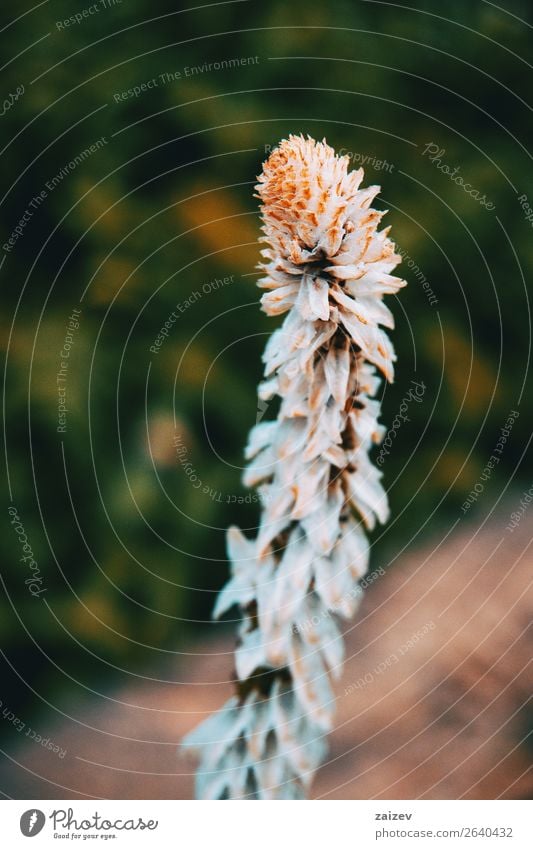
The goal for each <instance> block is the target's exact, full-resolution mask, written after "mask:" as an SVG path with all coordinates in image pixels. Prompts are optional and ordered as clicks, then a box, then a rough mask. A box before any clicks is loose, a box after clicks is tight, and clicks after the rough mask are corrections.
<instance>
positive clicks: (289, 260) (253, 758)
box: [183, 136, 405, 799]
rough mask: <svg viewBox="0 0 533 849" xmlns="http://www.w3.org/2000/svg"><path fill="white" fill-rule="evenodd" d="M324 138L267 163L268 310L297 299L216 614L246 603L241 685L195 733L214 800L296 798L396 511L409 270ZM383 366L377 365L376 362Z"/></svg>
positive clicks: (250, 448) (358, 174) (274, 369)
mask: <svg viewBox="0 0 533 849" xmlns="http://www.w3.org/2000/svg"><path fill="white" fill-rule="evenodd" d="M348 162H349V160H348V157H347V156H344V157H339V156H336V155H335V152H334V150H333V149H332V148H331V147H329V146H328V145H327V144H326V143H325V142H315V141H314V140H313V139H311V138H308V139H304V138H303V137H302V136H290V137H289V139H288V140H286V141H283V142H282V143H281V144H280V145H279V147H278V148H277V149H276V150H275V151H274V152H273V153H272V155H271V156H270V158H269V159H268V160H267V161H266V162H265V164H264V168H263V173H262V174H261V176H260V177H259V183H258V185H257V187H256V188H257V192H258V196H259V198H260V199H261V201H262V207H261V211H262V217H263V222H264V223H263V228H262V229H263V233H264V236H263V237H262V241H263V242H265V243H266V244H267V246H268V247H267V248H265V249H264V250H263V251H262V252H261V253H262V256H263V262H262V263H261V268H262V269H263V270H264V272H265V276H264V277H263V278H262V279H261V280H260V281H259V286H260V287H261V288H263V289H265V290H266V291H265V294H264V295H263V296H262V298H261V304H262V308H263V310H264V311H265V312H266V313H268V314H269V315H282V314H285V319H284V321H283V324H282V325H281V327H279V328H278V329H277V330H275V331H274V333H273V334H272V336H271V337H270V339H269V341H268V344H267V346H266V349H265V352H264V355H263V360H264V363H265V371H264V378H265V379H264V381H263V382H262V383H261V384H260V386H259V397H260V398H261V399H262V400H263V401H270V400H271V399H275V398H277V399H279V412H278V415H277V418H276V419H275V420H274V421H261V422H260V423H259V424H257V425H256V426H255V427H254V428H252V431H251V433H250V437H249V440H248V445H247V447H246V459H247V460H248V461H249V462H248V466H247V468H246V471H245V474H244V483H245V484H246V485H247V486H249V487H257V489H258V492H259V494H260V497H261V504H262V510H261V517H260V522H259V528H258V533H257V536H256V538H255V539H252V540H250V539H247V538H245V537H244V535H243V534H242V533H241V531H240V530H239V529H238V528H236V527H232V528H230V529H229V531H228V555H229V559H230V561H231V570H232V577H231V579H230V580H229V582H228V583H227V585H226V587H225V588H224V589H223V590H222V592H221V594H220V596H219V598H218V601H217V603H216V605H215V610H214V615H215V616H216V617H218V616H220V615H222V614H223V613H225V612H226V611H228V610H229V609H230V608H232V607H234V606H237V607H238V609H239V610H240V612H241V614H242V622H241V625H240V629H239V642H238V648H237V650H236V654H235V659H236V663H235V666H236V674H237V678H238V682H237V696H235V697H234V698H233V699H231V700H230V701H229V702H228V703H227V704H226V705H225V706H224V707H223V708H222V710H220V711H219V712H218V713H217V714H215V715H214V716H212V717H211V718H210V719H208V720H207V721H206V722H204V723H203V724H202V725H201V726H200V727H199V728H197V729H196V730H195V731H194V732H193V733H192V734H190V735H189V736H188V737H187V738H186V739H185V740H184V742H183V745H184V746H188V747H192V748H193V749H194V750H196V751H197V752H198V753H199V754H200V766H199V769H198V774H197V795H198V797H199V798H205V799H241V798H253V799H294V798H303V796H304V793H305V790H306V788H307V787H308V785H309V782H310V780H311V778H312V776H313V774H314V772H315V771H316V769H317V767H318V765H319V763H320V761H321V760H322V758H323V757H324V752H325V745H324V734H325V733H326V732H327V731H328V730H329V729H330V728H331V726H332V721H333V713H334V697H333V694H332V691H331V687H330V681H329V679H330V676H331V675H333V676H338V675H339V674H340V671H341V665H342V660H343V644H342V638H341V635H340V633H339V630H338V627H337V624H336V621H335V616H334V615H337V616H340V617H346V618H347V617H351V616H353V615H354V612H355V609H356V607H357V604H358V600H359V597H360V595H361V593H360V591H359V587H358V582H359V580H360V579H361V578H362V577H363V576H364V575H365V573H366V571H367V568H368V542H367V539H366V535H365V532H364V527H366V528H368V529H369V530H372V528H373V527H374V526H375V523H376V521H379V522H385V521H386V520H387V518H388V503H387V496H386V493H385V491H384V489H383V487H382V485H381V480H380V479H381V472H380V471H379V470H378V469H377V468H376V467H375V466H374V465H373V464H372V463H371V462H370V459H369V456H368V455H369V451H370V449H371V448H372V446H373V445H375V444H377V443H379V442H380V440H381V439H382V438H383V435H384V429H383V428H382V426H381V425H379V424H378V421H377V419H378V415H379V410H380V404H379V401H378V400H376V398H375V397H374V396H375V394H376V392H377V389H378V387H379V384H380V379H379V377H378V376H377V371H379V372H381V373H382V374H383V375H384V377H385V378H386V379H387V380H389V381H391V380H392V378H393V361H394V359H395V355H394V350H393V348H392V345H391V342H390V340H389V338H388V336H387V335H386V333H385V332H384V331H383V330H382V327H387V328H392V327H393V326H394V321H393V317H392V314H391V312H390V311H389V309H388V308H387V307H386V306H385V304H383V302H382V297H383V295H386V294H393V293H395V292H397V291H398V289H400V288H401V287H402V286H404V285H405V283H404V281H402V280H400V279H399V278H397V277H394V276H392V275H391V272H392V270H393V269H394V268H395V266H396V265H398V263H399V262H400V260H401V258H400V256H399V255H398V254H396V253H395V250H394V244H393V242H392V241H391V240H390V239H389V238H388V229H385V230H381V231H378V229H377V228H378V225H379V223H380V221H381V218H382V216H383V215H384V213H382V212H378V211H376V210H374V209H372V208H371V206H370V204H371V203H372V200H373V199H374V197H375V196H376V194H377V193H378V192H379V187H377V186H371V187H369V188H366V189H360V188H359V186H360V183H361V180H362V178H363V170H362V169H359V170H357V171H352V172H349V171H348ZM376 370H377V371H376Z"/></svg>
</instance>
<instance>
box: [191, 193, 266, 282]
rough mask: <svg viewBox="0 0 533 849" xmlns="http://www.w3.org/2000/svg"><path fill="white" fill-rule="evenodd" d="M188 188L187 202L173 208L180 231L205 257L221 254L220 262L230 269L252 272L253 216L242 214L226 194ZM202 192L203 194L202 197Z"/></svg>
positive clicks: (254, 249)
mask: <svg viewBox="0 0 533 849" xmlns="http://www.w3.org/2000/svg"><path fill="white" fill-rule="evenodd" d="M206 189H207V187H206V186H202V185H195V186H193V187H191V189H190V194H191V195H196V197H190V199H189V200H187V201H185V202H184V203H181V204H179V205H178V206H177V209H178V213H179V216H180V219H181V222H180V223H181V226H182V227H183V229H184V230H193V233H191V235H192V236H194V238H195V239H197V240H198V241H199V243H200V245H201V247H202V249H203V250H204V251H205V253H207V254H211V253H215V252H221V254H220V261H221V262H224V264H225V265H229V266H231V267H232V268H238V269H242V270H243V271H252V270H253V268H254V267H255V265H256V264H257V262H258V260H259V247H258V244H257V238H258V236H259V227H258V224H257V218H256V214H255V213H254V214H250V213H246V212H244V211H243V210H242V209H241V208H240V207H239V206H238V205H237V204H236V202H235V200H234V199H233V197H232V195H231V194H230V192H229V191H225V190H220V191H215V190H213V191H211V192H209V191H208V190H207V191H206ZM204 192H206V193H205V194H204Z"/></svg>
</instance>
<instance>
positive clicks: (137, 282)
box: [87, 257, 142, 306]
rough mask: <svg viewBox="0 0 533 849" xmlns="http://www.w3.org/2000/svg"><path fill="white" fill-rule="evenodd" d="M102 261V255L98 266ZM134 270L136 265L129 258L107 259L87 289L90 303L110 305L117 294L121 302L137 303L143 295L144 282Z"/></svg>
mask: <svg viewBox="0 0 533 849" xmlns="http://www.w3.org/2000/svg"><path fill="white" fill-rule="evenodd" d="M101 261H102V257H99V258H98V262H97V265H96V267H98V264H99V263H100V262H101ZM133 271H134V265H133V263H131V262H129V261H128V260H125V259H118V258H114V257H111V258H110V259H108V260H106V262H104V264H103V265H102V267H101V268H100V270H99V271H98V273H97V275H96V277H95V278H94V280H93V281H92V282H91V285H90V287H89V289H88V291H87V300H88V301H89V303H91V304H95V305H97V306H108V304H110V303H111V301H112V300H113V298H114V297H115V296H116V295H118V302H119V304H124V303H126V304H133V303H136V302H137V301H138V299H139V297H141V296H142V292H141V291H140V290H141V287H142V282H141V278H140V277H139V276H135V275H134V274H133ZM128 278H129V279H128ZM126 281H127V282H126Z"/></svg>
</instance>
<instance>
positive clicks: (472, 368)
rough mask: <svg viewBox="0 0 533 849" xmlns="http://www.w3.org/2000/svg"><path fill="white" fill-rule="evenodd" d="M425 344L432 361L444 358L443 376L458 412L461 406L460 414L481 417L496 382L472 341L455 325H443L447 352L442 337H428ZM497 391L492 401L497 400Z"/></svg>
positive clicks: (490, 368) (439, 361)
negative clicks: (442, 343) (471, 344)
mask: <svg viewBox="0 0 533 849" xmlns="http://www.w3.org/2000/svg"><path fill="white" fill-rule="evenodd" d="M426 347H427V349H428V353H429V355H430V357H431V359H432V360H434V361H437V362H438V363H439V364H440V363H441V362H442V359H443V357H444V377H445V381H446V383H447V385H448V388H449V390H450V393H451V395H452V398H453V403H454V407H455V408H456V411H458V410H459V409H460V407H461V405H462V411H461V416H462V415H466V416H469V417H478V416H479V415H480V414H482V413H485V411H486V410H487V409H488V407H489V404H491V396H492V393H493V391H494V387H495V385H496V373H495V372H494V370H493V368H492V365H491V364H490V363H488V362H487V361H486V360H485V359H484V358H483V357H482V356H481V354H480V352H479V348H476V345H475V342H474V347H473V350H471V347H470V341H469V340H468V339H465V338H464V337H463V336H462V335H461V334H460V333H459V332H458V331H457V330H456V329H455V328H453V327H450V326H449V325H446V327H445V328H444V351H443V350H442V346H441V339H440V336H437V335H432V336H427V337H426ZM497 397H498V391H496V393H495V396H494V399H493V401H492V403H494V402H495V401H496V400H497Z"/></svg>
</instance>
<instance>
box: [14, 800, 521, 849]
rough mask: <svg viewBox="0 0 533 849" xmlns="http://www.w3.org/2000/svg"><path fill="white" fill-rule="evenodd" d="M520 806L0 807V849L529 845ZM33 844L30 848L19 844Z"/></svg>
mask: <svg viewBox="0 0 533 849" xmlns="http://www.w3.org/2000/svg"><path fill="white" fill-rule="evenodd" d="M532 819H533V804H532V803H531V802H527V801H497V802H494V801H468V802H467V801H383V802H376V801H361V800H354V801H338V802H336V801H323V802H320V801H318V802H191V801H175V802H172V801H150V800H148V801H143V800H137V801H110V800H106V801H99V802H94V801H57V800H53V801H42V802H41V801H35V800H26V801H11V800H9V801H4V802H2V805H1V807H0V821H1V825H2V829H1V833H2V845H3V846H6V847H9V849H11V847H16V846H26V847H27V846H28V845H35V849H37V847H46V846H56V847H57V846H61V845H63V844H65V843H66V842H67V841H70V844H69V845H72V843H77V844H79V845H82V844H83V845H85V846H87V845H93V846H94V845H97V846H103V845H107V846H118V845H120V846H124V847H126V846H157V847H158V849H159V847H162V849H166V847H173V849H174V847H181V846H183V847H186V849H189V847H200V849H203V847H210V849H219V847H220V849H241V847H244V846H249V847H253V849H286V847H290V846H301V847H305V849H315V847H316V849H334V847H335V849H336V847H343V849H345V848H346V849H352V847H353V849H368V847H370V846H376V847H383V849H387V847H406V849H426V847H428V849H429V847H434V849H437V848H438V847H450V849H452V847H453V849H456V847H460V849H461V847H470V849H481V847H489V846H490V847H495V849H497V847H508V849H531V847H533V827H532ZM31 837H35V838H36V842H35V844H28V839H29V838H31Z"/></svg>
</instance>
